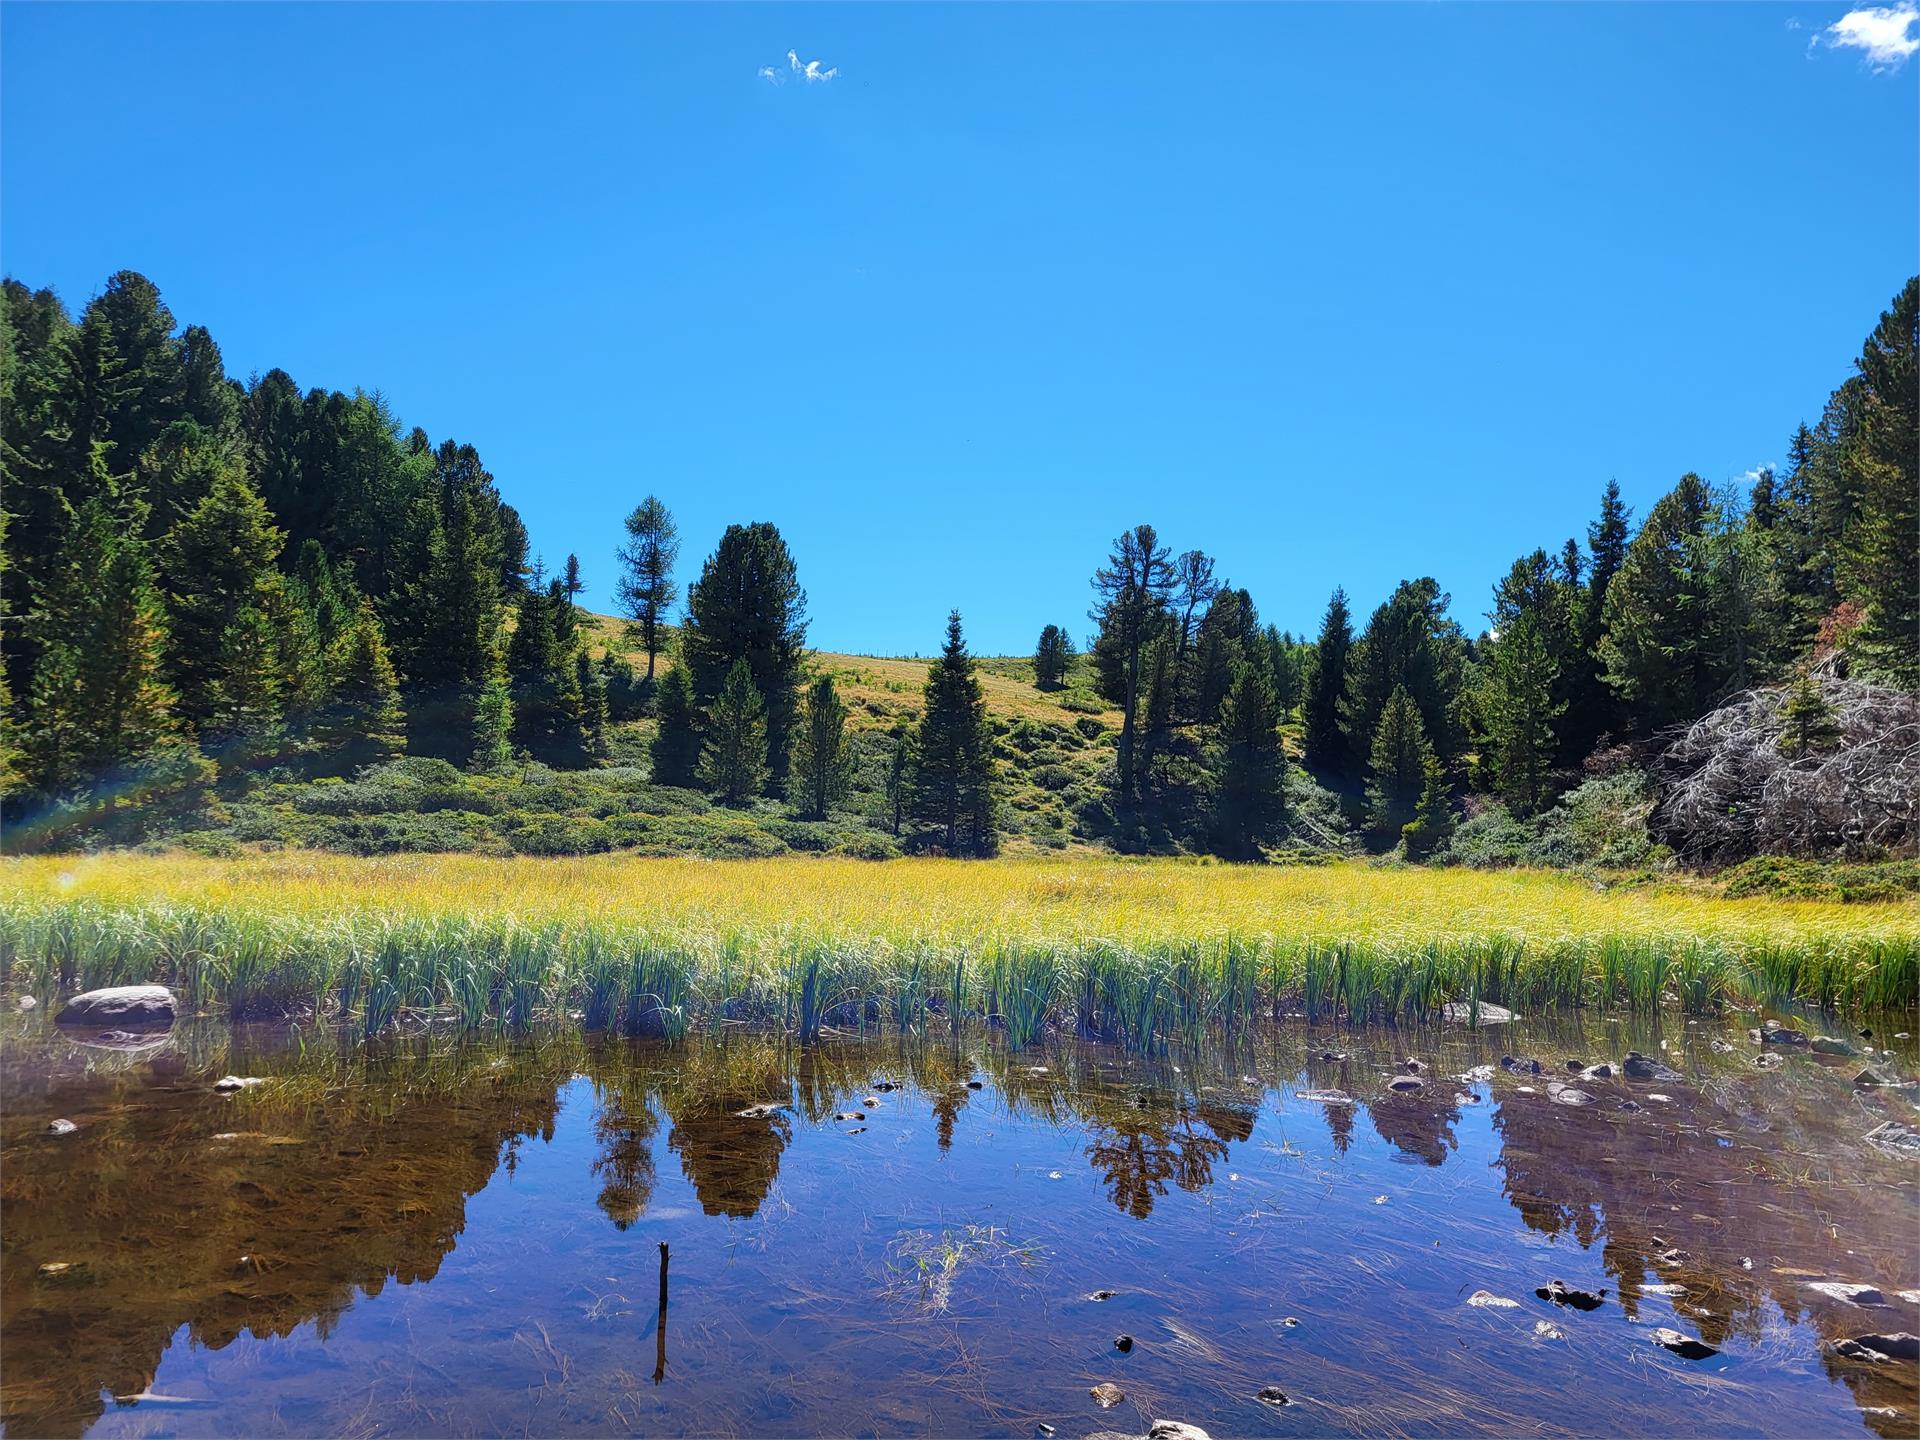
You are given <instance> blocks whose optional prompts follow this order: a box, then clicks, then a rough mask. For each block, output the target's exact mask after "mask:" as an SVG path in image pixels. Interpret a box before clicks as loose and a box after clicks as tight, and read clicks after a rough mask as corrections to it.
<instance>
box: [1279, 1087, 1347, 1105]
mask: <svg viewBox="0 0 1920 1440" xmlns="http://www.w3.org/2000/svg"><path fill="white" fill-rule="evenodd" d="M1293 1098H1294V1099H1296V1100H1309V1101H1312V1102H1313V1103H1314V1104H1315V1105H1351V1104H1352V1103H1353V1097H1352V1096H1351V1095H1349V1094H1347V1092H1346V1091H1344V1090H1296V1091H1294V1092H1293Z"/></svg>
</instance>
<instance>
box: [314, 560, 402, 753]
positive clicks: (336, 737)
mask: <svg viewBox="0 0 1920 1440" xmlns="http://www.w3.org/2000/svg"><path fill="white" fill-rule="evenodd" d="M331 668H332V671H333V677H334V678H333V685H332V694H331V696H330V697H329V699H328V701H327V706H326V709H325V711H324V712H323V716H322V720H321V723H320V726H319V729H318V735H319V739H320V741H321V743H322V744H323V746H324V747H325V748H326V750H327V752H328V754H329V755H330V756H331V757H332V758H333V759H334V761H335V763H336V764H337V765H338V766H339V767H340V768H342V769H343V770H346V771H348V772H352V771H354V770H357V769H359V768H360V767H361V766H363V765H375V764H378V763H379V762H381V761H383V760H389V759H391V758H393V757H394V756H395V755H397V754H399V753H400V750H401V747H402V745H403V744H404V743H405V724H406V717H405V716H404V715H403V714H402V712H401V709H400V682H399V678H398V676H397V675H396V674H395V673H394V668H393V661H392V660H391V659H390V658H388V655H387V644H386V638H385V636H384V635H383V634H382V633H381V629H380V619H379V616H378V615H377V614H376V613H375V612H374V608H373V602H372V601H371V600H369V599H367V598H366V597H364V596H362V597H361V599H360V603H359V605H358V607H357V608H356V609H355V610H354V614H353V619H352V621H351V623H350V624H349V625H348V626H347V628H346V630H345V631H344V633H342V634H341V635H340V637H339V638H338V640H337V641H336V642H335V650H334V660H333V662H332V667H331Z"/></svg>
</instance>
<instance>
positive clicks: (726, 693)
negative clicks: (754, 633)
mask: <svg viewBox="0 0 1920 1440" xmlns="http://www.w3.org/2000/svg"><path fill="white" fill-rule="evenodd" d="M766 716H767V711H766V703H765V702H764V701H763V700H761V698H760V690H759V687H758V686H756V685H755V684H754V683H753V670H752V668H751V667H750V666H749V665H748V664H747V662H746V659H745V657H742V658H741V659H738V660H736V661H734V662H733V668H732V669H731V670H729V671H728V672H727V680H726V683H725V684H724V685H722V686H721V687H720V693H719V695H718V696H717V697H715V699H714V702H713V707H712V713H711V722H710V724H709V725H708V727H707V730H708V733H707V750H706V754H705V755H704V756H702V757H701V761H700V778H701V779H702V780H704V781H705V782H706V784H707V787H708V788H709V789H711V790H712V791H713V792H714V793H715V794H717V795H718V796H719V797H720V799H721V800H722V801H723V802H724V803H726V804H728V805H738V804H740V803H741V802H742V801H744V800H747V799H749V798H750V797H752V796H753V795H756V794H758V793H759V791H760V788H761V787H762V786H763V785H765V784H766V782H767V763H766V755H767V718H766Z"/></svg>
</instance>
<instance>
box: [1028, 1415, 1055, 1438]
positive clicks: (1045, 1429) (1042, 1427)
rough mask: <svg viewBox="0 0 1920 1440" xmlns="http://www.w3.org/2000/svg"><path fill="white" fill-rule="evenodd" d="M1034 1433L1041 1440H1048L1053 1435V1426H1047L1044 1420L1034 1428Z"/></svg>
mask: <svg viewBox="0 0 1920 1440" xmlns="http://www.w3.org/2000/svg"><path fill="white" fill-rule="evenodd" d="M1033 1433H1034V1434H1035V1435H1037V1436H1039V1437H1040V1440H1046V1437H1047V1436H1049V1435H1051V1434H1053V1433H1054V1430H1053V1426H1051V1425H1049V1424H1047V1422H1046V1421H1044V1420H1042V1421H1041V1422H1040V1423H1039V1424H1038V1425H1035V1426H1034V1427H1033Z"/></svg>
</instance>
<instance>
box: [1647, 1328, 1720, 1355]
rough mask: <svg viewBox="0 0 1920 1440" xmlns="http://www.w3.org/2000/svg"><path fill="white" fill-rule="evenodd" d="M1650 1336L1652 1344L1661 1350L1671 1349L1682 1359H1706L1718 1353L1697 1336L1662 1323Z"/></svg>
mask: <svg viewBox="0 0 1920 1440" xmlns="http://www.w3.org/2000/svg"><path fill="white" fill-rule="evenodd" d="M1651 1338H1652V1340H1653V1343H1654V1344H1656V1345H1658V1346H1660V1347H1661V1348H1662V1349H1663V1350H1671V1351H1672V1352H1673V1353H1674V1354H1676V1355H1678V1356H1679V1357H1680V1358H1681V1359H1683V1360H1707V1359H1711V1358H1712V1357H1713V1356H1715V1355H1718V1354H1719V1353H1720V1352H1719V1351H1718V1350H1716V1349H1714V1348H1713V1346H1711V1345H1709V1344H1707V1343H1706V1341H1704V1340H1702V1339H1700V1338H1699V1337H1698V1336H1695V1335H1683V1334H1681V1333H1680V1332H1679V1331H1678V1330H1669V1329H1667V1328H1666V1326H1664V1325H1663V1326H1661V1327H1660V1328H1659V1329H1658V1330H1655V1331H1654V1332H1653V1335H1652V1337H1651Z"/></svg>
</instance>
